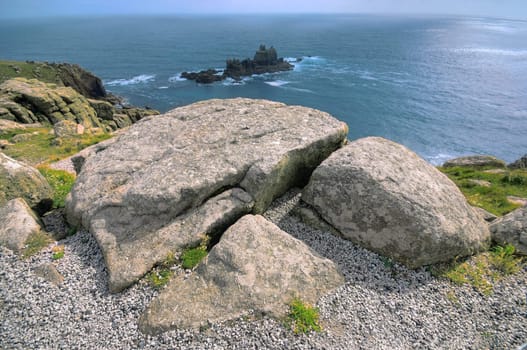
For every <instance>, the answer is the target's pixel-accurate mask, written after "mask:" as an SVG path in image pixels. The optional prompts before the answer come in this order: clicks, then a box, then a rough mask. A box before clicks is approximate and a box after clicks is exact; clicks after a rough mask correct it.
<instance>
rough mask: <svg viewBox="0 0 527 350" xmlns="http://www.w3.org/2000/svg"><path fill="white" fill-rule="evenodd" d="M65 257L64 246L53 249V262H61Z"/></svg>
mask: <svg viewBox="0 0 527 350" xmlns="http://www.w3.org/2000/svg"><path fill="white" fill-rule="evenodd" d="M63 257H64V245H56V246H54V247H53V248H51V258H52V259H53V260H59V259H62V258H63Z"/></svg>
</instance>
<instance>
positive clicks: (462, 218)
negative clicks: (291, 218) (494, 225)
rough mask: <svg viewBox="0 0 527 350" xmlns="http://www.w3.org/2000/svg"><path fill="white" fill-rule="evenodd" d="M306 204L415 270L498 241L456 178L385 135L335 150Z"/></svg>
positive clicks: (345, 233)
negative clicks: (452, 179)
mask: <svg viewBox="0 0 527 350" xmlns="http://www.w3.org/2000/svg"><path fill="white" fill-rule="evenodd" d="M302 199H303V200H304V201H306V202H307V203H309V204H310V205H312V206H313V207H314V208H315V209H316V210H317V211H318V212H319V213H320V214H321V216H322V217H323V218H324V219H325V220H326V221H327V222H329V223H330V224H332V225H333V226H334V227H335V228H337V229H338V230H339V231H340V232H341V233H342V234H343V236H344V237H345V238H348V239H350V240H352V241H353V242H355V243H357V244H359V245H361V246H363V247H366V248H368V249H371V250H373V251H375V252H377V253H380V254H381V255H384V256H388V257H391V258H393V259H395V260H398V261H400V262H402V263H404V264H406V265H407V266H409V267H412V268H416V267H419V266H422V265H428V264H433V263H436V262H439V261H446V260H449V259H451V258H454V257H456V256H464V255H470V254H473V253H474V252H477V251H478V250H481V249H484V248H485V247H486V246H487V242H488V240H489V238H490V236H489V231H488V228H487V225H486V223H485V222H484V221H483V219H482V218H481V217H480V216H479V215H478V214H477V213H476V212H475V211H474V210H473V209H472V207H470V206H469V205H468V203H467V202H466V200H465V198H464V196H463V195H462V194H461V192H460V191H459V189H458V188H457V187H456V185H455V184H454V183H453V182H452V181H450V180H449V179H448V178H447V177H446V176H445V175H444V174H442V173H441V172H439V171H438V170H437V169H436V168H435V167H433V166H432V165H430V164H428V163H427V162H426V161H424V160H423V159H421V158H419V157H418V156H417V155H416V154H415V153H413V152H411V151H410V150H408V149H407V148H405V147H404V146H401V145H399V144H396V143H394V142H392V141H389V140H385V139H382V138H379V137H368V138H364V139H360V140H357V141H354V142H351V143H350V144H348V145H347V146H345V147H344V148H342V149H340V150H338V151H336V152H335V153H333V154H332V155H331V156H330V157H329V158H328V159H327V160H325V161H324V162H323V163H322V164H321V165H320V166H319V167H318V168H317V169H316V170H315V171H314V172H313V175H312V177H311V180H310V182H309V185H308V186H307V187H306V188H305V189H304V192H303V195H302Z"/></svg>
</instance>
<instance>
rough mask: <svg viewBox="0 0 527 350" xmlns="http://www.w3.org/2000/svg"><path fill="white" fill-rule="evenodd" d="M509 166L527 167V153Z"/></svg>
mask: <svg viewBox="0 0 527 350" xmlns="http://www.w3.org/2000/svg"><path fill="white" fill-rule="evenodd" d="M507 167H508V168H510V169H527V154H525V155H524V156H523V157H521V158H520V159H518V160H517V161H515V162H514V163H511V164H509V165H507Z"/></svg>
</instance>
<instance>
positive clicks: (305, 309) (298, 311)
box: [286, 298, 322, 334]
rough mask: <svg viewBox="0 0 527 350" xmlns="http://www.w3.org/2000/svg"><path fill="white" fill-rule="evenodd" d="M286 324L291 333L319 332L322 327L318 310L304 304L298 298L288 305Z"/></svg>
mask: <svg viewBox="0 0 527 350" xmlns="http://www.w3.org/2000/svg"><path fill="white" fill-rule="evenodd" d="M286 324H287V326H288V327H289V328H291V329H292V330H293V332H295V333H297V334H299V333H309V332H310V331H315V332H320V331H321V330H322V327H321V326H320V323H319V313H318V309H317V308H314V307H312V306H311V305H308V304H306V303H304V302H303V301H302V300H300V299H299V298H295V299H293V300H292V301H291V303H290V304H289V315H288V316H287V319H286Z"/></svg>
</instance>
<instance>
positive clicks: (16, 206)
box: [0, 198, 42, 252]
mask: <svg viewBox="0 0 527 350" xmlns="http://www.w3.org/2000/svg"><path fill="white" fill-rule="evenodd" d="M0 223H1V225H0V244H1V245H4V246H6V247H7V248H9V249H11V250H13V251H15V252H21V251H22V249H23V248H24V244H25V242H26V240H27V239H28V237H29V236H31V235H32V234H35V233H38V232H40V230H41V226H42V225H41V222H40V220H39V218H38V217H37V216H36V215H35V213H34V212H33V211H32V210H31V208H30V207H29V206H28V205H27V203H26V202H25V201H24V200H23V199H22V198H15V199H12V200H10V201H9V202H7V203H5V204H4V205H2V206H0Z"/></svg>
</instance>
